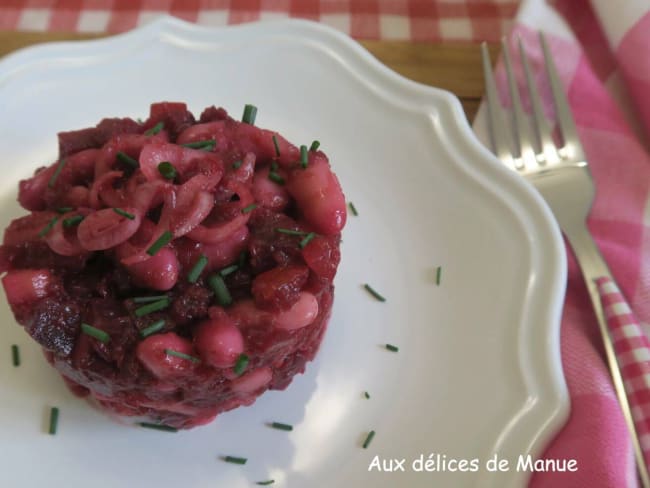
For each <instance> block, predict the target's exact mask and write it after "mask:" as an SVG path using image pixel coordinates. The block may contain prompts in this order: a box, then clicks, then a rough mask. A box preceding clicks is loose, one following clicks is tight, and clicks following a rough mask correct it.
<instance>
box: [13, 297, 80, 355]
mask: <svg viewBox="0 0 650 488" xmlns="http://www.w3.org/2000/svg"><path fill="white" fill-rule="evenodd" d="M32 307H33V308H32V310H31V313H30V318H29V320H27V321H25V323H24V325H25V330H26V331H27V333H28V334H29V335H30V336H32V338H33V339H34V340H35V341H36V342H38V343H39V344H40V345H41V346H43V347H44V348H45V349H46V350H48V351H52V352H55V353H57V354H60V355H62V356H69V355H70V353H71V352H72V349H73V348H74V345H75V338H76V336H77V332H78V330H79V326H80V323H81V314H80V310H79V306H78V305H77V304H76V303H75V302H73V301H70V300H66V302H65V303H62V302H61V301H59V300H58V299H56V298H53V297H47V298H45V299H42V300H39V301H37V302H35V303H34V304H33V305H32Z"/></svg>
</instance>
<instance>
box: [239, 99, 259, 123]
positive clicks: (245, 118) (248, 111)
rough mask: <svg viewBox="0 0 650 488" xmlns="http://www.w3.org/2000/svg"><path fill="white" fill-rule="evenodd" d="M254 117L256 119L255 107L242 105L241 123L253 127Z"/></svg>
mask: <svg viewBox="0 0 650 488" xmlns="http://www.w3.org/2000/svg"><path fill="white" fill-rule="evenodd" d="M255 117H257V107H256V106H255V105H251V104H249V103H247V104H246V105H244V114H243V115H242V117H241V121H242V122H244V123H245V124H250V125H255Z"/></svg>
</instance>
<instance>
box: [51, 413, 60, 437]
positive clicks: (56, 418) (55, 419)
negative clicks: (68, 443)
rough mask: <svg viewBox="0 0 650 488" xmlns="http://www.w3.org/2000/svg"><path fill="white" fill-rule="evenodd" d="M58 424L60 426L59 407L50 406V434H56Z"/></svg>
mask: <svg viewBox="0 0 650 488" xmlns="http://www.w3.org/2000/svg"><path fill="white" fill-rule="evenodd" d="M58 426H59V408H58V407H52V408H50V428H49V429H48V433H49V434H50V435H55V434H56V429H57V428H58Z"/></svg>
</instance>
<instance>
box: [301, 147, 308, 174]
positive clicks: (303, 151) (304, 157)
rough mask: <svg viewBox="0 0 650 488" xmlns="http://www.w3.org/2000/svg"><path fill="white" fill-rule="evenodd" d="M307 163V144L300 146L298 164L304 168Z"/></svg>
mask: <svg viewBox="0 0 650 488" xmlns="http://www.w3.org/2000/svg"><path fill="white" fill-rule="evenodd" d="M308 164H309V155H308V154H307V146H300V166H302V169H305V168H306V167H307V165H308Z"/></svg>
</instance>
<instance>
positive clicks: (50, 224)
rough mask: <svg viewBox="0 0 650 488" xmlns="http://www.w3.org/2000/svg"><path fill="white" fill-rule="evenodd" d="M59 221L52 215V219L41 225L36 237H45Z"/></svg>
mask: <svg viewBox="0 0 650 488" xmlns="http://www.w3.org/2000/svg"><path fill="white" fill-rule="evenodd" d="M58 221H59V217H54V218H53V219H52V220H50V221H49V222H48V223H47V225H46V226H45V227H43V228H42V229H41V230H40V232H39V233H38V237H45V236H46V235H47V234H48V232H50V231H51V230H52V227H54V225H55V224H56V223H57V222H58Z"/></svg>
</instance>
